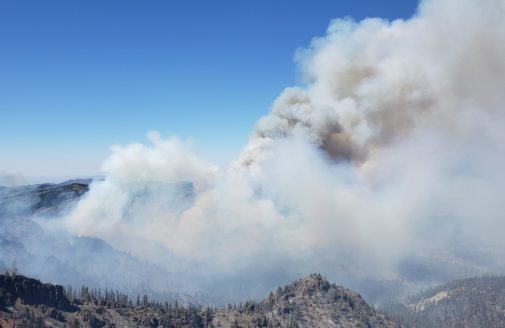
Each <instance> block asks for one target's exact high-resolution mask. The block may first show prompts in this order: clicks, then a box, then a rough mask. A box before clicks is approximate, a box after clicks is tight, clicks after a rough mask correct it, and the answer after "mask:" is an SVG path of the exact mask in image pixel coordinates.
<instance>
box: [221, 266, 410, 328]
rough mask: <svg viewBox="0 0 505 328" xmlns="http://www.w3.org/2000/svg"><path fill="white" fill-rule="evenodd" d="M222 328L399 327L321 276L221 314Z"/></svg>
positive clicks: (312, 277) (353, 295) (349, 291)
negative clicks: (260, 300) (258, 301)
mask: <svg viewBox="0 0 505 328" xmlns="http://www.w3.org/2000/svg"><path fill="white" fill-rule="evenodd" d="M214 321H215V323H216V324H217V325H218V326H219V325H221V326H223V327H236V326H239V327H314V328H317V327H399V326H401V325H400V324H399V323H398V322H396V321H394V320H392V319H390V318H387V317H386V316H385V315H383V314H381V313H379V312H377V311H376V310H375V309H374V308H373V307H371V306H370V305H368V304H367V303H366V302H365V301H364V300H363V298H362V297H361V296H360V295H359V294H358V293H356V292H354V291H351V290H349V289H346V288H343V287H340V286H337V285H335V284H331V283H330V282H328V281H327V280H326V279H324V278H323V277H322V276H321V275H320V274H311V275H309V276H308V277H305V278H303V279H300V280H298V281H295V282H293V283H291V284H289V285H287V286H285V287H284V288H280V287H279V288H278V289H277V291H276V292H275V293H271V294H270V295H269V296H268V297H267V298H266V299H265V300H263V301H262V302H260V303H258V304H256V303H253V302H248V303H246V305H245V306H243V307H241V308H239V309H236V310H235V309H234V310H230V311H219V312H218V313H217V315H216V318H215V320H214Z"/></svg>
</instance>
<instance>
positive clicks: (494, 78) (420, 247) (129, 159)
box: [62, 0, 505, 297]
mask: <svg viewBox="0 0 505 328" xmlns="http://www.w3.org/2000/svg"><path fill="white" fill-rule="evenodd" d="M504 40H505V2H503V1H501V0H483V1H482V0H481V1H477V0H436V1H435V0H428V1H423V2H422V3H421V4H420V7H419V9H418V12H417V14H416V15H415V16H414V17H412V18H410V19H408V20H397V21H393V22H388V21H384V20H381V19H366V20H363V21H361V22H354V21H352V20H351V19H336V20H334V21H332V22H331V24H330V25H329V27H328V30H327V33H326V35H325V36H323V37H320V38H315V39H314V40H313V41H312V43H311V44H310V46H309V47H308V48H306V49H304V50H300V51H298V52H297V54H296V60H297V63H298V66H299V68H300V70H301V72H302V76H303V82H304V84H303V85H302V86H299V87H289V88H286V89H285V90H284V91H283V92H282V93H281V94H280V96H279V97H278V98H277V99H276V100H275V102H274V104H273V106H272V109H271V112H270V113H269V114H268V115H266V116H265V117H262V118H261V119H259V121H258V123H257V124H256V126H255V127H254V130H253V132H252V134H251V137H250V139H249V141H248V144H247V146H246V147H245V148H244V149H243V151H242V152H241V154H239V155H238V156H237V159H236V160H235V161H233V163H231V165H230V166H229V167H224V168H223V167H221V168H220V167H217V166H213V165H211V164H210V163H208V162H207V161H205V160H204V159H201V158H200V157H199V156H198V155H197V154H194V153H193V151H192V150H191V148H190V147H189V146H188V145H187V144H186V143H185V142H183V141H181V140H179V139H177V138H175V137H170V138H166V139H165V138H162V137H161V136H159V134H157V133H156V132H151V133H149V135H148V138H149V143H148V144H141V143H134V144H129V145H123V146H114V147H112V148H111V154H110V156H109V158H107V159H106V161H105V162H104V164H103V167H102V168H103V171H104V174H105V179H104V180H103V181H95V182H94V183H93V184H92V185H91V188H90V191H89V193H88V194H87V195H86V196H85V197H84V198H83V199H82V200H81V201H80V202H79V204H77V206H76V207H75V209H74V210H73V211H72V212H71V213H70V214H69V215H68V216H67V217H66V218H65V219H64V220H63V221H62V222H63V225H64V227H65V228H66V229H68V231H70V232H71V233H73V234H76V235H79V236H90V237H97V238H101V239H104V240H106V241H107V242H109V243H110V244H111V245H113V246H114V247H116V248H118V249H120V250H123V251H125V252H129V253H131V254H133V255H134V256H137V257H139V258H141V259H145V260H148V261H151V262H154V263H157V264H158V265H161V266H163V267H165V268H167V269H170V270H171V271H173V272H179V273H180V274H181V275H185V274H187V273H188V272H189V273H190V274H192V275H193V274H194V275H195V276H196V277H200V278H199V279H201V281H202V285H205V286H204V287H202V288H207V289H208V290H210V292H211V293H212V291H213V290H214V291H216V290H218V289H219V287H220V286H221V285H220V284H221V283H223V281H226V279H236V280H235V281H233V282H232V283H231V284H233V283H235V282H236V284H237V285H240V284H241V282H244V281H245V282H246V283H245V284H247V287H243V286H242V288H244V289H245V290H243V291H241V292H242V293H243V294H246V295H252V296H255V295H256V294H255V293H256V292H257V294H258V295H262V294H263V290H261V289H262V288H263V289H265V290H268V288H271V287H273V286H275V285H277V284H281V283H285V282H286V281H285V279H291V278H294V277H299V276H300V275H302V274H306V273H308V272H315V271H318V272H323V273H324V274H326V275H327V276H328V277H329V278H331V279H334V280H336V281H337V282H342V283H347V284H348V285H349V286H350V287H355V288H357V289H358V290H359V291H361V292H364V293H365V294H367V295H369V297H373V291H371V290H370V289H367V287H366V286H368V284H369V282H370V281H381V282H397V283H401V284H403V285H404V286H410V287H412V286H423V285H425V284H430V283H434V282H438V281H444V280H446V279H451V278H455V277H461V276H466V275H474V274H480V273H484V272H503V271H504V268H505V263H504V261H503V259H504V257H503V255H504V253H505V252H504V251H505V239H504V238H503V233H502V232H503V231H505V220H504V218H503V213H504V212H505V205H504V204H505V203H504V202H503V195H505V187H504V186H505V173H504V170H503V166H504V165H505V146H504V145H505V132H504V130H503V127H504V126H505V125H504V123H505V117H504V114H505V111H504V107H503V101H504V100H505V96H504V93H503V84H504V81H505V42H504ZM230 277H231V278H230ZM228 283H230V280H228ZM213 288H214V289H213ZM258 288H259V289H258Z"/></svg>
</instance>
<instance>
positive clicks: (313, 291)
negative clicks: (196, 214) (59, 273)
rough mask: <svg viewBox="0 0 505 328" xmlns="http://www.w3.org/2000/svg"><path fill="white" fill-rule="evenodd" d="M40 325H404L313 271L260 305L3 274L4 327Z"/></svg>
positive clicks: (0, 322)
mask: <svg viewBox="0 0 505 328" xmlns="http://www.w3.org/2000/svg"><path fill="white" fill-rule="evenodd" d="M35 323H36V324H37V326H38V327H159V326H162V327H175V328H177V327H223V328H226V327H227V328H235V327H265V328H267V327H314V328H317V327H369V328H372V327H401V325H400V324H399V323H398V322H397V321H394V320H392V319H390V318H387V317H386V316H385V315H383V314H381V313H379V312H377V311H376V310H374V309H373V308H372V307H371V306H369V305H368V304H367V303H366V302H365V301H364V300H363V299H362V298H361V296H360V295H359V294H357V293H355V292H353V291H351V290H348V289H345V288H343V287H339V286H337V285H335V284H331V283H329V282H328V281H327V280H326V279H324V278H323V277H322V276H321V275H319V274H312V275H310V276H308V277H305V278H303V279H300V280H298V281H296V282H294V283H292V284H290V285H287V286H285V287H284V288H278V290H277V292H276V293H275V294H274V293H271V294H270V296H268V297H267V298H266V299H265V300H263V301H262V302H260V303H255V302H251V301H249V302H246V303H245V304H244V305H241V306H239V307H236V306H230V307H229V308H228V309H212V308H207V309H202V308H200V307H194V306H189V307H180V306H179V305H177V303H174V304H168V303H164V304H162V303H153V302H150V301H149V300H148V298H147V297H143V298H142V300H140V299H137V300H134V301H133V302H132V300H129V299H128V298H127V296H126V295H123V294H119V293H114V292H112V291H109V292H107V291H105V293H101V292H97V291H94V292H91V293H90V292H89V290H87V289H85V288H83V289H82V291H80V292H79V294H78V295H77V293H76V292H72V291H66V292H65V295H63V288H62V287H61V286H54V285H49V284H42V283H40V282H39V281H37V280H34V279H30V278H27V277H24V276H19V275H15V276H12V275H9V276H6V275H0V326H2V327H15V326H18V327H19V326H33V324H35Z"/></svg>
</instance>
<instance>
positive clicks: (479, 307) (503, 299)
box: [384, 276, 505, 328]
mask: <svg viewBox="0 0 505 328" xmlns="http://www.w3.org/2000/svg"><path fill="white" fill-rule="evenodd" d="M384 310H385V311H387V312H389V313H390V314H394V315H397V316H399V317H402V318H403V319H404V320H405V321H406V322H407V323H408V325H409V326H411V327H418V328H425V327H426V328H428V327H449V328H450V327H505V277H503V276H500V277H498V276H484V277H479V278H468V279H461V280H454V281H452V282H449V283H447V284H444V285H441V286H438V287H435V288H430V289H429V290H427V291H424V292H422V293H420V294H417V295H415V296H413V297H410V298H409V299H408V300H406V301H404V302H402V303H391V304H389V305H387V306H385V307H384Z"/></svg>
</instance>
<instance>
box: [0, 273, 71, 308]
mask: <svg viewBox="0 0 505 328" xmlns="http://www.w3.org/2000/svg"><path fill="white" fill-rule="evenodd" d="M17 300H20V301H21V302H22V303H23V304H26V305H45V306H48V307H51V308H54V309H57V310H62V311H67V312H69V311H70V312H71V311H75V310H76V308H75V307H74V306H73V305H72V304H71V303H70V301H69V300H68V298H67V297H66V296H65V291H64V289H63V287H62V286H59V285H52V284H43V283H41V282H40V281H38V280H36V279H32V278H28V277H25V276H22V275H0V307H3V308H6V307H10V306H14V305H15V302H16V301H17Z"/></svg>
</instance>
